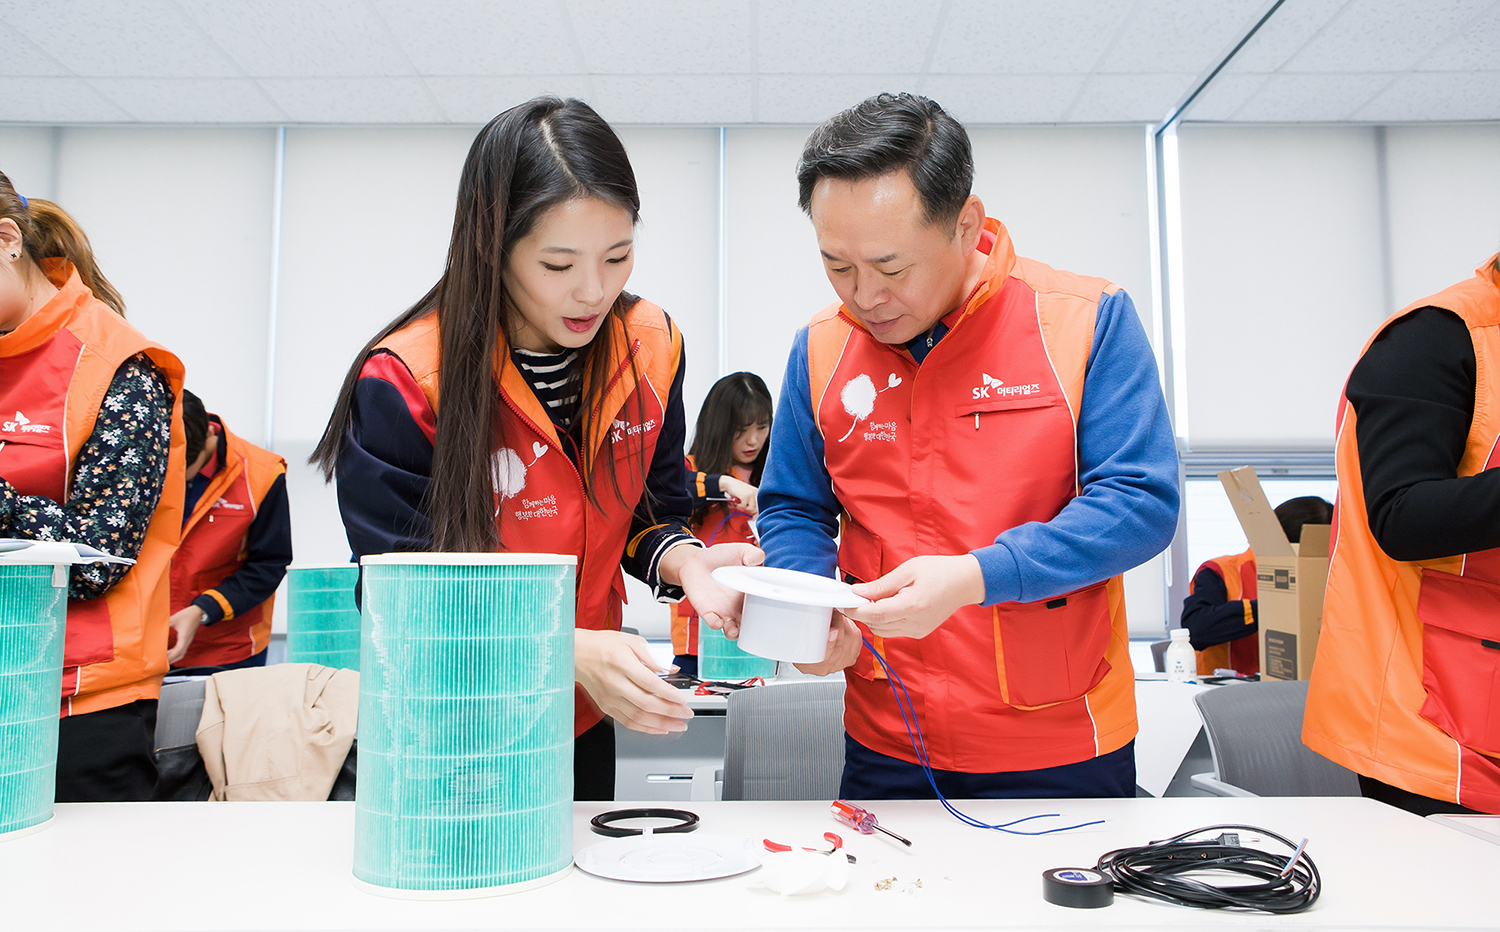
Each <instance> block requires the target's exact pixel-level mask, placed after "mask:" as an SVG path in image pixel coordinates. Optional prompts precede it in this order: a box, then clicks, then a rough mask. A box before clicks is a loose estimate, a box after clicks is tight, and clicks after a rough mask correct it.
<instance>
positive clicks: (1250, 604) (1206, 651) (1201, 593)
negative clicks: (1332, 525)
mask: <svg viewBox="0 0 1500 932" xmlns="http://www.w3.org/2000/svg"><path fill="white" fill-rule="evenodd" d="M1276 518H1277V520H1278V521H1280V522H1281V530H1282V531H1283V532H1285V534H1286V539H1287V540H1289V541H1291V542H1292V543H1294V544H1296V543H1301V541H1302V525H1304V524H1327V523H1328V522H1329V521H1330V520H1332V518H1333V506H1332V505H1330V504H1329V503H1328V502H1327V500H1325V499H1322V498H1319V497H1318V496H1316V495H1303V496H1301V497H1300V498H1292V499H1288V500H1286V501H1284V502H1282V503H1281V504H1280V505H1277V506H1276ZM1255 589H1256V586H1255V553H1254V552H1253V551H1251V550H1249V549H1246V550H1245V552H1244V553H1237V554H1235V555H1233V556H1227V557H1214V558H1213V559H1212V560H1207V561H1204V564H1203V565H1202V566H1200V567H1198V572H1197V573H1196V574H1195V575H1194V576H1193V580H1192V582H1190V583H1188V597H1187V598H1186V599H1183V600H1182V626H1183V627H1184V628H1186V629H1188V635H1189V638H1190V640H1191V641H1192V644H1193V650H1195V651H1197V652H1198V674H1199V675H1200V676H1212V675H1213V673H1214V671H1215V670H1234V671H1235V672H1237V673H1239V674H1240V675H1242V676H1249V675H1250V674H1252V673H1259V672H1260V638H1259V637H1258V636H1257V635H1258V634H1259V632H1260V607H1259V605H1258V603H1257V601H1256V599H1255Z"/></svg>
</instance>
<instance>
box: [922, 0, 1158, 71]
mask: <svg viewBox="0 0 1500 932" xmlns="http://www.w3.org/2000/svg"><path fill="white" fill-rule="evenodd" d="M1129 14H1130V4H1128V3H1118V2H1114V0H1003V2H991V3H979V4H964V5H954V6H953V7H951V8H950V9H949V13H948V18H947V20H946V21H945V22H944V23H943V33H942V36H941V37H939V39H938V43H937V47H936V49H935V50H934V51H933V56H932V66H931V69H930V70H931V71H933V72H935V73H950V74H960V73H974V72H979V73H985V74H1079V75H1082V74H1087V73H1088V72H1089V71H1092V70H1093V67H1094V65H1095V63H1097V62H1098V61H1099V56H1100V55H1102V54H1103V53H1104V50H1105V49H1107V48H1108V47H1109V43H1110V40H1111V39H1113V38H1114V36H1115V33H1116V32H1117V31H1118V30H1119V28H1120V24H1121V23H1123V22H1124V21H1125V17H1126V16H1128V15H1129Z"/></svg>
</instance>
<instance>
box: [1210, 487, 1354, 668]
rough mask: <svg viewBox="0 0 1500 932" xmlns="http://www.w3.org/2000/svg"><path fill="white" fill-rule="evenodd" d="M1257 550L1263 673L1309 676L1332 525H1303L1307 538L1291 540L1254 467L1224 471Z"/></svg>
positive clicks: (1231, 499)
mask: <svg viewBox="0 0 1500 932" xmlns="http://www.w3.org/2000/svg"><path fill="white" fill-rule="evenodd" d="M1219 481H1220V482H1221V483H1223V484H1224V491H1225V493H1226V494H1228V495H1229V502H1230V504H1231V505H1233V506H1234V513H1235V515H1236V516H1237V517H1238V518H1239V519H1240V527H1241V528H1243V529H1244V531H1245V538H1246V539H1247V540H1248V541H1250V549H1251V550H1253V551H1255V583H1256V586H1255V592H1256V599H1257V601H1258V602H1259V606H1258V608H1257V612H1258V614H1259V616H1260V676H1261V679H1265V680H1305V679H1307V678H1308V677H1310V676H1311V675H1312V667H1313V657H1314V656H1316V655H1317V652H1318V632H1319V630H1321V628H1322V625H1323V589H1324V587H1325V586H1326V585H1327V584H1328V538H1329V532H1330V531H1331V530H1332V528H1331V527H1330V526H1329V525H1327V524H1307V525H1303V527H1302V541H1301V543H1298V544H1294V543H1292V542H1291V541H1289V540H1287V537H1286V532H1284V531H1282V529H1281V522H1280V521H1277V520H1276V512H1275V511H1274V510H1273V509H1272V508H1271V503H1270V502H1269V501H1268V500H1267V499H1266V493H1265V490H1264V489H1262V488H1261V486H1260V480H1259V479H1258V478H1256V475H1255V468H1254V467H1253V466H1241V467H1240V468H1239V469H1232V470H1228V471H1226V472H1221V473H1219Z"/></svg>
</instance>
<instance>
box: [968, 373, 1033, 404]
mask: <svg viewBox="0 0 1500 932" xmlns="http://www.w3.org/2000/svg"><path fill="white" fill-rule="evenodd" d="M979 377H980V379H982V380H983V381H982V382H981V384H980V385H979V387H978V388H974V389H971V390H970V391H971V392H972V393H973V396H974V400H975V401H978V400H979V399H981V398H1004V397H1007V396H1010V395H1035V394H1036V393H1038V392H1040V391H1041V390H1042V386H1041V383H1039V382H1032V383H1031V384H1030V385H1006V384H1005V383H1004V382H1002V381H1000V380H999V379H997V378H995V377H994V376H992V375H990V374H989V373H988V372H981V373H979Z"/></svg>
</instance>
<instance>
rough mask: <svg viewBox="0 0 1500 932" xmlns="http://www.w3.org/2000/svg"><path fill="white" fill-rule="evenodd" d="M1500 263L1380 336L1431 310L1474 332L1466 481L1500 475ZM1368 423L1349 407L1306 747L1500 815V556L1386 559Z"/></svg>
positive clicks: (1341, 433) (1462, 468)
mask: <svg viewBox="0 0 1500 932" xmlns="http://www.w3.org/2000/svg"><path fill="white" fill-rule="evenodd" d="M1493 261H1494V260H1493V259H1492V260H1491V262H1490V263H1486V264H1485V265H1484V266H1481V267H1480V268H1479V269H1478V270H1477V271H1476V272H1475V275H1474V277H1473V278H1470V279H1468V280H1466V281H1463V282H1460V283H1458V284H1457V285H1454V286H1453V287H1451V288H1448V289H1446V290H1444V291H1441V292H1439V293H1437V294H1436V295H1433V296H1432V297H1430V298H1423V299H1422V300H1420V301H1417V302H1415V303H1413V304H1412V305H1410V306H1409V307H1407V308H1405V309H1403V310H1401V311H1398V312H1397V313H1396V314H1395V315H1393V316H1392V317H1391V318H1390V319H1389V320H1387V321H1386V322H1385V323H1384V324H1382V325H1381V327H1380V330H1377V331H1376V334H1375V336H1379V335H1380V333H1381V332H1383V331H1384V330H1385V328H1386V327H1388V326H1390V324H1391V323H1392V322H1394V321H1396V320H1398V319H1400V318H1401V317H1403V316H1405V315H1406V314H1409V313H1411V312H1412V311H1414V310H1417V309H1418V308H1423V307H1440V308H1445V309H1447V310H1450V311H1452V312H1454V313H1455V314H1457V315H1458V316H1459V317H1461V318H1463V320H1464V322H1465V323H1466V324H1468V328H1469V336H1470V338H1471V339H1472V340H1473V342H1474V358H1475V361H1476V363H1477V365H1476V367H1475V386H1474V418H1473V421H1472V422H1471V424H1470V427H1469V435H1468V439H1467V441H1466V443H1465V447H1464V454H1463V458H1462V459H1461V460H1460V461H1459V465H1458V476H1460V477H1463V476H1473V475H1476V474H1478V473H1480V472H1482V471H1484V470H1486V469H1492V468H1494V467H1496V466H1500V455H1497V443H1500V380H1497V379H1496V376H1495V371H1496V370H1495V367H1496V366H1497V365H1500V275H1497V273H1496V272H1495V270H1494V267H1493V264H1492V263H1493ZM1374 340H1375V337H1371V338H1370V342H1371V343H1373V342H1374ZM1369 345H1370V344H1369V343H1367V344H1365V350H1366V351H1368V349H1369ZM1355 419H1356V416H1355V412H1354V409H1353V408H1352V407H1351V406H1350V404H1349V401H1348V399H1347V397H1346V398H1344V399H1342V400H1341V403H1340V405H1339V415H1338V441H1337V445H1336V447H1335V457H1336V464H1337V469H1338V477H1339V494H1338V502H1337V504H1336V506H1335V508H1334V515H1333V539H1332V541H1331V543H1330V546H1331V547H1332V553H1333V556H1332V558H1331V559H1330V563H1329V567H1328V589H1327V592H1326V595H1325V596H1324V599H1323V628H1322V633H1321V634H1320V635H1319V638H1318V655H1317V659H1316V661H1315V662H1314V664H1313V672H1312V683H1311V684H1310V685H1309V687H1308V693H1307V711H1306V714H1305V716H1304V718H1303V727H1302V741H1303V743H1304V744H1306V745H1307V746H1308V747H1310V748H1312V749H1313V750H1314V751H1317V752H1318V753H1319V754H1322V755H1323V756H1324V757H1327V758H1329V759H1330V760H1333V761H1335V762H1337V763H1339V764H1342V765H1344V766H1345V767H1348V768H1349V769H1350V770H1353V771H1355V772H1356V773H1361V774H1364V775H1365V776H1368V777H1374V778H1375V779H1377V780H1380V781H1381V782H1383V783H1388V784H1390V785H1392V786H1396V787H1399V788H1401V789H1404V790H1407V791H1409V792H1412V793H1417V794H1419V795H1421V796H1427V797H1431V798H1435V799H1442V800H1447V801H1449V802H1454V803H1458V804H1459V805H1462V806H1467V807H1469V808H1471V809H1478V810H1482V811H1484V812H1492V813H1500V760H1497V758H1500V549H1495V550H1485V551H1481V552H1478V553H1467V554H1460V555H1458V556H1453V557H1444V558H1440V559H1434V560H1418V561H1412V562H1406V561H1399V560H1392V559H1391V558H1390V557H1388V556H1386V554H1385V551H1383V550H1381V549H1380V545H1379V544H1378V543H1377V542H1376V540H1375V536H1374V534H1373V533H1371V531H1370V524H1369V518H1368V513H1367V512H1366V510H1365V497H1364V483H1363V480H1362V479H1361V475H1360V467H1359V442H1358V437H1357V434H1356V430H1355Z"/></svg>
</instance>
